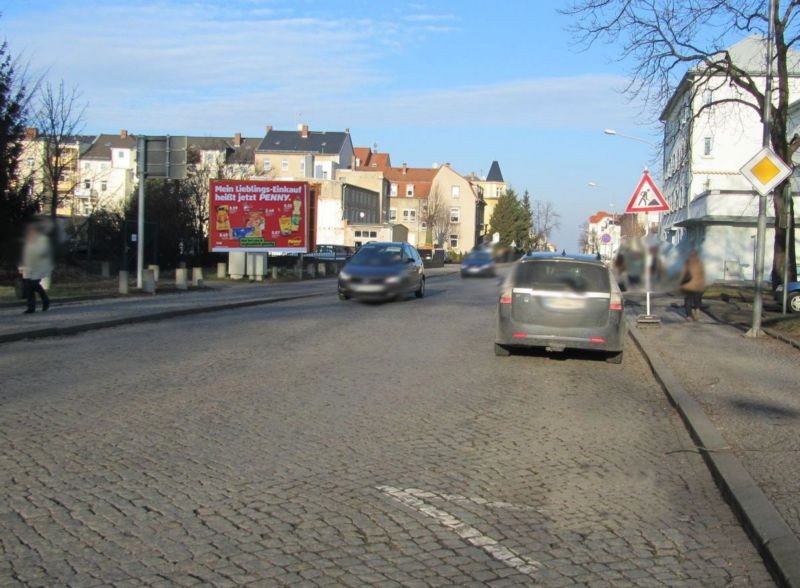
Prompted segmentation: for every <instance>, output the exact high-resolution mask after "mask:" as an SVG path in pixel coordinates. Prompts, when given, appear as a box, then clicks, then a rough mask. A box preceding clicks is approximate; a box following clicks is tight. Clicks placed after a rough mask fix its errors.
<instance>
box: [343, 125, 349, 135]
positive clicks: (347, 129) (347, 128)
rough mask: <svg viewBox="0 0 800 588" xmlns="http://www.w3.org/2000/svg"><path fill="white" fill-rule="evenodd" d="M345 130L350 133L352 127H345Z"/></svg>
mask: <svg viewBox="0 0 800 588" xmlns="http://www.w3.org/2000/svg"><path fill="white" fill-rule="evenodd" d="M344 132H345V133H347V134H348V135H349V134H350V127H346V128H345V129H344Z"/></svg>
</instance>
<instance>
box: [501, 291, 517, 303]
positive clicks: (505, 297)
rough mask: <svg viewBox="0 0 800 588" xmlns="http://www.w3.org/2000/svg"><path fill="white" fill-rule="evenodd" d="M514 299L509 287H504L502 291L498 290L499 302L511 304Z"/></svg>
mask: <svg viewBox="0 0 800 588" xmlns="http://www.w3.org/2000/svg"><path fill="white" fill-rule="evenodd" d="M513 301H514V297H513V296H512V293H511V288H504V289H503V291H502V292H500V304H511V303H512V302H513Z"/></svg>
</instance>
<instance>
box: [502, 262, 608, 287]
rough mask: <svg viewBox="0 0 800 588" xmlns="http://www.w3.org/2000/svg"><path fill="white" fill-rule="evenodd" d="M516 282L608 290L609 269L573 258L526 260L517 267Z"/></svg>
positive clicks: (522, 285) (530, 285) (531, 284)
mask: <svg viewBox="0 0 800 588" xmlns="http://www.w3.org/2000/svg"><path fill="white" fill-rule="evenodd" d="M514 286H515V287H522V288H539V289H544V290H574V291H577V292H608V291H609V289H610V287H611V285H610V283H609V280H608V270H607V269H606V268H605V267H604V266H602V265H596V264H593V263H581V262H570V261H524V262H521V263H519V264H517V267H516V268H515V270H514Z"/></svg>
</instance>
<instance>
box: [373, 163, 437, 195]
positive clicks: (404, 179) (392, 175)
mask: <svg viewBox="0 0 800 588" xmlns="http://www.w3.org/2000/svg"><path fill="white" fill-rule="evenodd" d="M383 173H384V175H385V176H386V179H387V180H389V181H390V182H392V183H393V184H397V196H398V198H400V197H404V196H405V195H406V186H408V184H413V185H414V198H427V197H428V195H429V194H430V192H431V184H432V183H433V178H434V177H436V174H437V173H439V169H438V168H432V167H405V168H403V167H387V168H386V169H384V170H383Z"/></svg>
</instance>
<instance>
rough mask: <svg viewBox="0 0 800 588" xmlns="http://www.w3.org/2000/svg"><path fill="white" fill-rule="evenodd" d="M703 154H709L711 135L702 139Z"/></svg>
mask: <svg viewBox="0 0 800 588" xmlns="http://www.w3.org/2000/svg"><path fill="white" fill-rule="evenodd" d="M703 155H705V156H706V157H708V156H709V155H711V137H706V138H704V139H703Z"/></svg>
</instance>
